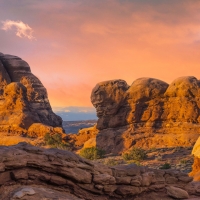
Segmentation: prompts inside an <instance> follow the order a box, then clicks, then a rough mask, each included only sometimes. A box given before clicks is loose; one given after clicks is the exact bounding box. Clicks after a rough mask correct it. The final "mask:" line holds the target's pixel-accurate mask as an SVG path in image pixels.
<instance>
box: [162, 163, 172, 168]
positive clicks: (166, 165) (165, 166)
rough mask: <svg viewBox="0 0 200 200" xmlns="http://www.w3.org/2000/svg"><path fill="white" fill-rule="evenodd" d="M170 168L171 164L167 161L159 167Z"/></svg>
mask: <svg viewBox="0 0 200 200" xmlns="http://www.w3.org/2000/svg"><path fill="white" fill-rule="evenodd" d="M170 168H171V165H170V164H169V163H165V164H164V165H162V166H161V167H160V169H170Z"/></svg>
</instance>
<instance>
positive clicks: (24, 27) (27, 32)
mask: <svg viewBox="0 0 200 200" xmlns="http://www.w3.org/2000/svg"><path fill="white" fill-rule="evenodd" d="M2 23H3V26H2V30H5V31H7V30H12V29H13V28H14V29H16V30H17V31H16V35H17V36H18V37H20V38H23V37H26V38H28V39H29V40H34V39H35V37H33V29H32V28H31V27H30V26H29V25H28V24H25V23H24V22H22V21H12V20H6V21H2Z"/></svg>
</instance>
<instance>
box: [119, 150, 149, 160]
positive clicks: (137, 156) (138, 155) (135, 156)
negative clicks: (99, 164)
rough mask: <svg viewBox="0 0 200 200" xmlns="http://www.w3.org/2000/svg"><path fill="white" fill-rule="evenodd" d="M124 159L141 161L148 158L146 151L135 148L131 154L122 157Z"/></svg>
mask: <svg viewBox="0 0 200 200" xmlns="http://www.w3.org/2000/svg"><path fill="white" fill-rule="evenodd" d="M122 157H123V159H124V160H136V161H140V160H144V159H145V158H147V153H146V151H145V150H144V149H141V148H133V149H131V150H130V151H129V152H127V153H124V154H123V155H122Z"/></svg>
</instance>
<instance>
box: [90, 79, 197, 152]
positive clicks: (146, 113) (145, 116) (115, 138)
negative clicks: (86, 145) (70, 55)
mask: <svg viewBox="0 0 200 200" xmlns="http://www.w3.org/2000/svg"><path fill="white" fill-rule="evenodd" d="M118 85H119V86H118ZM91 102H92V103H93V105H94V107H95V108H96V109H97V116H98V117H99V119H98V122H97V128H98V129H99V130H100V132H99V134H98V135H97V146H99V147H100V148H103V149H105V150H106V151H107V152H112V151H114V152H115V153H117V152H120V151H123V150H125V149H128V148H130V147H131V146H133V145H136V146H140V147H141V146H143V147H144V148H150V147H163V146H164V147H165V146H166V147H169V146H170V147H171V146H177V145H178V146H192V145H194V143H195V141H196V140H197V138H198V136H199V134H200V126H199V125H200V81H199V80H197V79H196V78H195V77H193V76H188V77H180V78H178V79H176V80H175V81H173V82H172V83H171V84H170V85H168V84H167V83H165V82H163V81H161V80H157V79H153V78H140V79H137V80H135V81H134V82H133V83H132V85H131V86H130V87H129V86H128V85H127V84H126V82H125V81H123V80H114V81H105V82H102V83H99V84H97V85H96V86H95V88H94V89H93V91H92V94H91ZM188 132H190V133H188Z"/></svg>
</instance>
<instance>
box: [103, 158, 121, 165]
mask: <svg viewBox="0 0 200 200" xmlns="http://www.w3.org/2000/svg"><path fill="white" fill-rule="evenodd" d="M104 164H105V165H108V166H115V165H118V164H119V162H118V161H117V160H115V159H113V158H109V159H107V160H106V161H105V162H104Z"/></svg>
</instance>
